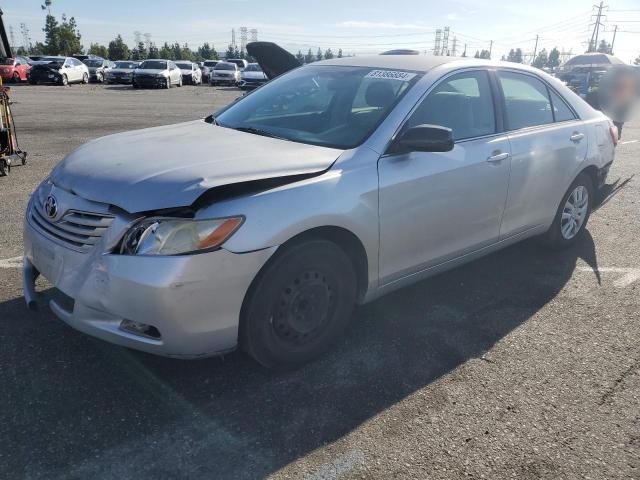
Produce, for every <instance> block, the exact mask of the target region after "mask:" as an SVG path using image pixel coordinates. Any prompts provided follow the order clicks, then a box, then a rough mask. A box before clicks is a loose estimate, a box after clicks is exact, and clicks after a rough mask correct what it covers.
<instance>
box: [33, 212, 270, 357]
mask: <svg viewBox="0 0 640 480" xmlns="http://www.w3.org/2000/svg"><path fill="white" fill-rule="evenodd" d="M24 245H25V252H24V266H23V282H24V295H25V300H26V302H27V305H28V306H29V307H31V308H34V307H35V306H37V304H38V303H39V301H40V300H39V297H40V294H38V293H36V289H35V280H36V279H37V277H38V276H39V275H43V276H44V277H45V278H47V279H48V280H49V281H50V282H51V283H52V284H53V286H54V289H55V290H56V291H55V292H52V293H56V294H58V295H52V296H54V299H52V300H50V302H49V305H50V308H51V310H52V311H53V313H54V314H55V315H56V316H57V317H59V318H60V319H61V320H63V321H64V322H65V323H67V324H69V325H70V326H72V327H73V328H75V329H77V330H80V331H81V332H84V333H86V334H89V335H92V336H95V337H98V338H100V339H103V340H106V341H108V342H112V343H115V344H118V345H122V346H125V347H130V348H134V349H137V350H142V351H145V352H149V353H154V354H159V355H164V356H170V357H179V358H196V357H203V356H210V355H215V354H220V353H224V352H226V351H229V350H232V349H234V348H235V347H236V345H237V341H238V326H239V321H240V309H241V307H242V302H243V300H244V297H245V294H246V292H247V290H248V288H249V286H250V284H251V282H252V281H253V279H254V277H255V276H256V274H257V273H258V272H259V270H260V269H261V268H262V266H263V265H264V264H265V263H266V262H267V260H268V259H269V258H270V257H271V255H273V253H274V252H275V250H276V248H277V247H272V248H268V249H264V250H260V251H255V252H250V253H242V254H236V253H232V252H230V251H227V250H224V249H220V250H217V251H214V252H209V253H202V254H198V255H182V256H128V255H117V254H105V253H101V252H102V251H103V250H102V248H101V247H104V246H103V245H101V244H97V245H95V248H93V249H92V251H91V252H89V253H82V252H76V251H73V250H71V249H69V248H66V247H65V246H63V245H60V244H58V243H56V242H55V241H53V240H51V239H49V238H47V237H45V236H44V235H42V233H41V232H40V231H37V230H36V229H35V228H34V227H33V226H32V225H31V224H30V222H29V221H28V219H27V221H25V230H24ZM55 297H57V298H55ZM60 298H62V300H61V299H60ZM140 324H142V325H147V326H151V327H153V330H151V331H152V332H153V334H152V335H149V334H143V333H140V332H137V331H135V329H131V328H129V326H130V325H140Z"/></svg>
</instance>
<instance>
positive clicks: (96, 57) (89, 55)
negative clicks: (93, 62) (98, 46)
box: [71, 53, 104, 62]
mask: <svg viewBox="0 0 640 480" xmlns="http://www.w3.org/2000/svg"><path fill="white" fill-rule="evenodd" d="M71 56H72V57H73V58H75V59H76V60H80V61H81V62H84V61H85V60H88V59H90V58H93V59H98V60H104V58H102V57H101V56H99V55H94V54H93V53H88V54H86V55H84V54H78V55H71Z"/></svg>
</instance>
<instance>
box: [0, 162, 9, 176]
mask: <svg viewBox="0 0 640 480" xmlns="http://www.w3.org/2000/svg"><path fill="white" fill-rule="evenodd" d="M10 171H11V167H10V166H9V164H8V163H7V161H6V160H5V159H4V158H0V177H6V176H7V175H9V172H10Z"/></svg>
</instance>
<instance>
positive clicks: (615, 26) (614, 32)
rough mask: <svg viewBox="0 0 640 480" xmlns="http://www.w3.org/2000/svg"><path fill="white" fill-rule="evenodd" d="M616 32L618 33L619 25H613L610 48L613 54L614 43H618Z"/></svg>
mask: <svg viewBox="0 0 640 480" xmlns="http://www.w3.org/2000/svg"><path fill="white" fill-rule="evenodd" d="M616 33H618V25H614V26H613V40H611V48H610V49H609V53H610V54H611V55H613V44H614V43H616Z"/></svg>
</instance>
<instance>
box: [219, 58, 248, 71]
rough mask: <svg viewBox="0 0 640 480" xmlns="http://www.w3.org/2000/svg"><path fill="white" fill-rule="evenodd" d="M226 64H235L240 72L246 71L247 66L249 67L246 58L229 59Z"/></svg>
mask: <svg viewBox="0 0 640 480" xmlns="http://www.w3.org/2000/svg"><path fill="white" fill-rule="evenodd" d="M225 62H229V63H235V64H236V65H237V66H238V68H239V69H240V71H242V70H244V69H245V68H247V65H249V62H247V61H246V60H245V59H244V58H229V59H227V60H225Z"/></svg>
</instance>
